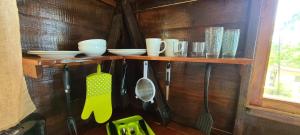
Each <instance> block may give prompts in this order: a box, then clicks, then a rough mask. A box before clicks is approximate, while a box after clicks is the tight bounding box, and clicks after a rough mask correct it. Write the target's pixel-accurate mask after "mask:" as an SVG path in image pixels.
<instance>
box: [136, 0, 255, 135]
mask: <svg viewBox="0 0 300 135" xmlns="http://www.w3.org/2000/svg"><path fill="white" fill-rule="evenodd" d="M148 2H150V1H148ZM150 3H151V2H150ZM149 5H150V4H149ZM143 6H147V5H143ZM248 8H249V1H245V0H232V1H224V0H213V1H208V0H199V1H197V2H193V3H189V4H181V5H176V6H168V7H164V8H158V9H153V10H144V11H139V12H138V14H137V17H138V20H139V25H140V28H141V30H142V32H143V34H144V35H145V37H158V38H178V39H182V40H188V41H204V30H205V28H206V27H209V26H224V27H225V29H229V28H239V29H241V37H240V43H239V47H238V52H237V54H238V56H239V57H244V55H245V44H244V43H245V40H246V39H245V38H246V31H247V25H248V23H247V22H248V15H249V14H248ZM172 66H173V67H172V75H171V76H172V78H171V80H172V82H171V87H170V99H169V103H168V104H169V105H170V107H171V109H172V111H173V114H174V117H173V120H175V121H176V122H179V123H183V124H185V125H190V126H193V125H194V123H195V120H196V118H197V117H198V116H199V115H200V113H201V111H203V110H202V104H203V101H202V98H203V97H202V93H203V77H204V65H203V64H200V63H174V64H173V65H172ZM156 71H157V74H158V76H159V80H160V81H159V82H160V83H159V84H160V85H161V87H163V88H164V75H165V73H164V72H165V65H164V64H163V63H161V64H157V67H156ZM239 73H240V68H239V66H234V65H221V64H216V65H214V67H213V70H212V78H211V87H210V89H209V99H210V101H209V106H210V110H211V113H212V115H213V118H214V121H215V123H214V125H213V127H214V129H213V132H214V134H228V133H229V134H232V133H233V128H234V121H235V114H236V109H237V108H236V107H237V106H236V105H237V104H238V103H237V99H238V93H239V87H240V81H241V78H240V74H239Z"/></svg>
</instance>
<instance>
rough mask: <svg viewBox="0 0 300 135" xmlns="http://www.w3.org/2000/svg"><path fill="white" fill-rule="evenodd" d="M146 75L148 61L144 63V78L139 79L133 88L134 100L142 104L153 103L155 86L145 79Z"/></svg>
mask: <svg viewBox="0 0 300 135" xmlns="http://www.w3.org/2000/svg"><path fill="white" fill-rule="evenodd" d="M147 74H148V61H144V76H143V78H141V79H139V80H138V81H137V83H136V87H135V95H136V98H139V99H140V100H142V101H144V102H151V103H154V100H153V98H154V96H155V86H154V83H153V82H152V81H151V80H150V79H149V78H148V77H147Z"/></svg>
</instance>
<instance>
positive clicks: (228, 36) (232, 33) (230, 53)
mask: <svg viewBox="0 0 300 135" xmlns="http://www.w3.org/2000/svg"><path fill="white" fill-rule="evenodd" d="M239 38H240V30H239V29H228V30H225V31H224V35H223V43H222V57H223V58H234V57H235V55H236V51H237V48H238V45H239Z"/></svg>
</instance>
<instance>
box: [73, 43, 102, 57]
mask: <svg viewBox="0 0 300 135" xmlns="http://www.w3.org/2000/svg"><path fill="white" fill-rule="evenodd" d="M78 49H79V51H81V52H83V53H84V54H86V55H87V56H101V55H103V54H104V53H105V52H106V40H104V39H89V40H83V41H80V42H79V43H78Z"/></svg>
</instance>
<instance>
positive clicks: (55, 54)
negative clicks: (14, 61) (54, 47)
mask: <svg viewBox="0 0 300 135" xmlns="http://www.w3.org/2000/svg"><path fill="white" fill-rule="evenodd" d="M27 53H28V54H33V55H38V56H40V57H42V58H47V59H66V58H74V57H75V56H76V55H78V54H80V53H82V52H80V51H28V52H27Z"/></svg>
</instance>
